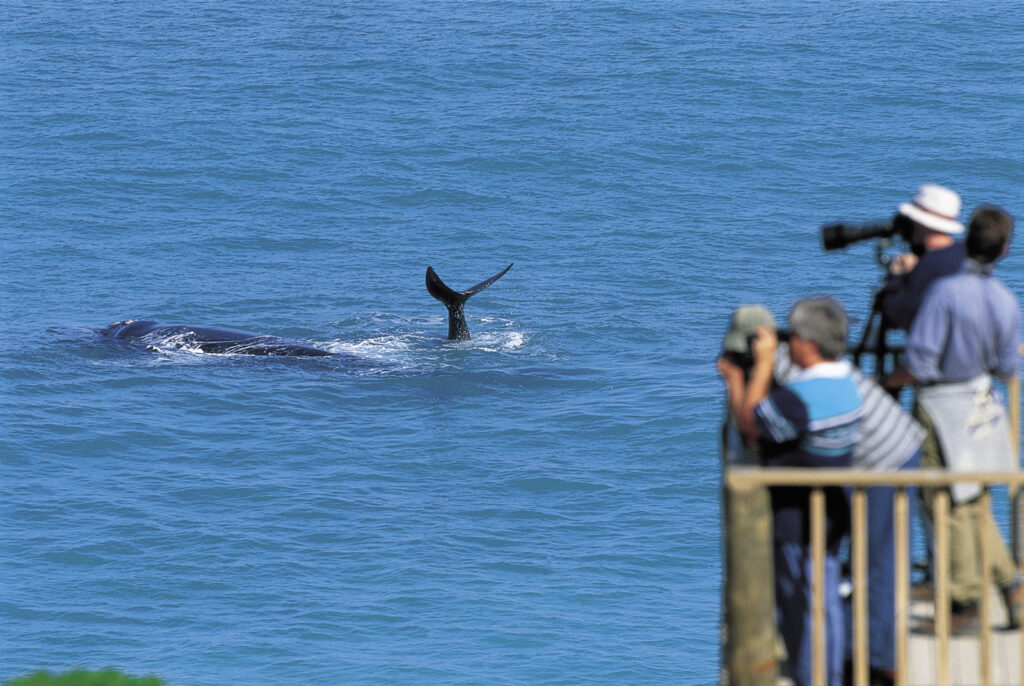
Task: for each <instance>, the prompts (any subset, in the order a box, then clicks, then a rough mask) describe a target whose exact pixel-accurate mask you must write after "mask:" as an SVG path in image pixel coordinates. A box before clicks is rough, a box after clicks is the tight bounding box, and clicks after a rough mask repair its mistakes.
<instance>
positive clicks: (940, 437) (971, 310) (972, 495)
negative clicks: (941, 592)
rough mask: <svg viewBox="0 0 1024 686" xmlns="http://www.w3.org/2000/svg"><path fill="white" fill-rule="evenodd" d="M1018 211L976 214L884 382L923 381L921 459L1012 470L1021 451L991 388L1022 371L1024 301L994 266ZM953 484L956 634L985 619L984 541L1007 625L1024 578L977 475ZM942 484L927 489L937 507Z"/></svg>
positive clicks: (935, 464) (1016, 611)
mask: <svg viewBox="0 0 1024 686" xmlns="http://www.w3.org/2000/svg"><path fill="white" fill-rule="evenodd" d="M1012 232H1013V218H1012V217H1010V215H1009V214H1007V213H1006V212H1004V211H1003V210H1000V209H998V208H995V207H982V208H980V209H978V210H977V211H976V212H975V213H974V215H973V216H972V217H971V222H970V228H969V230H968V234H967V240H966V242H965V246H966V254H967V260H966V261H965V262H964V265H963V268H962V269H961V270H960V271H959V272H958V273H956V274H955V275H953V276H948V277H945V278H943V279H939V280H938V281H936V282H935V283H934V284H933V285H932V286H931V288H930V289H929V290H928V292H927V294H926V295H925V297H924V301H923V302H922V304H921V308H920V310H919V311H918V313H917V316H916V317H915V319H914V322H913V325H912V327H911V329H910V335H909V337H908V339H907V369H906V372H904V373H902V374H900V373H897V374H894V377H895V378H894V379H892V380H890V381H889V383H888V384H887V385H889V386H896V385H898V384H899V382H901V381H905V380H908V379H909V380H911V381H913V383H915V385H916V387H917V401H916V404H915V414H916V416H917V418H918V420H919V421H920V422H921V424H922V425H924V427H925V429H926V430H927V432H928V434H927V436H926V438H925V442H924V445H923V458H922V460H921V466H922V467H925V468H933V469H934V468H946V469H948V470H950V471H954V472H956V471H968V472H969V471H1014V470H1016V469H1018V467H1019V465H1018V459H1017V455H1016V454H1015V453H1014V451H1013V449H1012V447H1011V444H1010V437H1009V428H1008V422H1007V418H1006V413H1005V410H1004V409H1003V405H1002V403H1001V402H1000V399H999V398H998V397H996V395H995V393H994V391H993V389H992V376H997V377H999V378H1000V379H1002V380H1004V381H1007V380H1009V379H1010V378H1012V377H1013V376H1015V375H1016V374H1017V369H1018V364H1019V348H1020V307H1019V305H1018V302H1017V298H1016V297H1015V296H1014V295H1013V293H1012V292H1010V290H1009V289H1007V288H1006V287H1005V286H1004V285H1003V284H1001V283H1000V282H999V281H998V280H997V279H996V278H995V277H994V276H992V270H993V268H994V265H995V263H996V262H997V261H998V260H999V259H1000V258H1002V257H1003V256H1004V255H1005V254H1006V253H1007V251H1008V249H1009V244H1010V237H1011V235H1012ZM949 490H950V495H951V499H952V505H951V510H950V552H951V559H950V570H949V573H950V595H951V596H952V599H953V628H954V630H955V631H956V632H957V633H967V632H970V631H973V630H975V629H976V628H977V626H978V619H979V618H978V603H979V600H980V598H981V594H982V593H983V592H985V590H986V589H983V588H982V584H981V569H980V564H979V560H980V545H981V543H980V542H981V540H982V539H983V538H984V539H985V540H986V542H987V547H988V550H989V551H990V552H989V561H990V565H991V570H992V578H993V580H994V581H995V582H996V584H997V585H998V586H999V588H1000V591H1001V592H1002V596H1003V600H1004V602H1005V604H1006V609H1007V613H1008V617H1009V626H1010V627H1011V628H1012V627H1016V626H1019V624H1020V619H1021V616H1020V615H1021V599H1022V584H1021V579H1020V577H1019V576H1018V575H1017V568H1016V565H1015V564H1014V561H1013V558H1012V556H1011V555H1010V553H1009V551H1008V550H1007V547H1006V543H1005V542H1004V541H1003V537H1002V534H1001V533H1000V531H999V528H998V527H997V526H996V524H995V522H994V520H993V519H992V512H991V509H990V508H985V507H983V506H982V503H981V501H980V496H981V494H982V492H983V488H982V486H980V485H979V484H971V483H963V484H956V485H954V486H953V487H952V488H950V489H949ZM934 494H935V489H925V490H924V493H923V495H924V496H925V512H926V515H928V516H929V517H930V516H931V505H932V501H933V499H934Z"/></svg>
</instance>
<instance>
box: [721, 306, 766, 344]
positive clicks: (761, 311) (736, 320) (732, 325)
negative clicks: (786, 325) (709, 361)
mask: <svg viewBox="0 0 1024 686" xmlns="http://www.w3.org/2000/svg"><path fill="white" fill-rule="evenodd" d="M759 326H770V327H771V328H773V329H777V328H779V327H778V324H776V323H775V317H773V316H772V313H771V312H769V311H768V310H767V309H765V308H764V306H762V305H741V306H740V307H737V308H736V309H735V310H734V311H733V313H732V319H730V320H729V331H728V333H726V334H725V340H723V341H722V349H723V350H726V351H728V352H734V353H748V352H750V345H749V343H748V342H747V339H748V338H750V337H751V336H753V335H754V334H755V333H756V331H755V329H757V327H759Z"/></svg>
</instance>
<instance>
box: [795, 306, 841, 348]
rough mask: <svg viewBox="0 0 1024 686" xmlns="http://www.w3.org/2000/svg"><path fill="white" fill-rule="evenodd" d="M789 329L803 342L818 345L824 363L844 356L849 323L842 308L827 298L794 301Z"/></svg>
mask: <svg viewBox="0 0 1024 686" xmlns="http://www.w3.org/2000/svg"><path fill="white" fill-rule="evenodd" d="M789 326H790V328H791V329H792V330H793V333H795V334H796V335H797V336H799V337H800V338H802V339H804V340H805V341H814V342H815V343H817V344H818V352H819V353H821V356H822V357H824V358H825V359H826V360H836V359H839V357H841V356H842V354H843V353H844V352H846V330H847V327H848V326H849V319H848V318H847V316H846V311H845V310H843V306H842V305H840V304H839V303H838V302H836V301H835V300H834V299H832V298H829V297H823V298H805V299H804V300H797V301H796V303H794V305H793V309H792V310H790V311H789Z"/></svg>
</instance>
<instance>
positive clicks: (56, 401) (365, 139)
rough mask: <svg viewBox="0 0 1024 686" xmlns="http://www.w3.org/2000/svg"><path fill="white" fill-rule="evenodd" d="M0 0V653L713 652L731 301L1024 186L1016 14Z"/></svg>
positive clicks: (847, 291) (837, 265)
mask: <svg viewBox="0 0 1024 686" xmlns="http://www.w3.org/2000/svg"><path fill="white" fill-rule="evenodd" d="M0 6H2V7H0V9H2V11H0V15H2V16H3V19H2V20H0V239H2V246H3V247H2V250H0V256H2V257H0V312H2V317H0V327H2V328H0V333H2V337H0V340H2V342H3V345H2V347H0V384H2V385H0V681H5V680H7V679H10V678H13V677H16V676H19V675H21V674H24V673H27V672H29V671H32V670H35V669H43V668H45V669H51V670H59V671H63V670H65V669H69V668H71V667H86V668H101V667H107V666H110V667H116V668H120V669H123V670H125V671H127V672H130V673H133V674H147V673H155V674H158V675H159V676H161V677H162V678H164V679H165V680H166V681H167V682H168V684H171V685H172V686H204V685H209V686H221V685H224V684H253V683H261V684H282V685H284V684H405V683H417V684H484V683H487V684H583V683H587V684H711V683H714V682H715V681H716V678H717V673H718V665H719V610H718V608H719V587H720V579H721V570H720V544H719V541H720V531H719V492H720V463H719V459H718V444H717V435H718V430H717V426H718V422H719V420H720V418H721V411H722V397H721V396H722V387H721V384H720V382H719V380H718V378H717V376H716V374H715V370H714V364H713V360H714V357H715V355H716V354H717V352H718V348H719V345H720V342H721V337H722V335H723V333H724V330H725V326H726V320H727V317H728V315H729V312H730V311H731V309H732V308H733V307H734V306H736V305H737V304H740V303H744V302H763V303H765V304H767V305H768V306H769V307H770V308H771V309H772V310H773V311H775V313H776V314H777V315H778V316H779V317H783V316H784V315H785V313H786V311H787V310H788V307H789V305H790V304H791V303H792V301H793V300H794V299H796V298H797V297H800V296H802V295H807V294H818V293H828V294H831V295H834V296H835V297H837V298H839V299H840V300H841V301H842V302H843V303H844V304H845V305H846V306H847V308H848V309H849V311H850V312H851V314H852V315H853V316H854V319H855V333H857V332H858V331H859V328H860V327H861V326H862V325H863V321H864V318H865V316H866V314H867V311H868V306H869V303H870V296H871V291H872V289H873V288H875V287H876V286H877V285H878V282H879V277H880V273H881V272H880V269H879V267H878V266H877V265H876V264H875V262H874V255H873V249H872V247H871V246H870V245H869V244H861V245H857V246H854V247H852V248H850V249H848V250H847V251H844V252H841V253H838V254H829V253H825V252H823V250H822V249H821V247H820V240H819V234H818V227H819V226H820V225H821V224H822V223H824V222H827V221H831V220H840V219H842V220H851V221H868V220H883V219H886V218H888V217H889V216H890V215H891V214H892V213H893V211H894V210H895V207H896V205H897V204H898V203H899V202H902V201H904V200H907V199H909V197H910V196H911V195H912V194H913V191H914V189H915V188H916V187H917V185H919V184H920V183H924V182H938V183H944V184H947V185H950V186H951V187H953V188H955V189H957V190H958V191H959V192H960V193H961V194H962V196H963V198H964V204H965V215H966V214H967V213H969V211H970V210H971V209H973V208H974V207H976V206H977V205H979V204H981V203H996V204H999V205H1002V206H1004V207H1006V208H1007V209H1008V210H1010V211H1011V212H1013V213H1015V214H1018V215H1020V214H1021V213H1024V192H1022V189H1024V87H1022V85H1021V84H1022V83H1024V63H1022V61H1021V58H1020V55H1021V54H1022V53H1024V6H1021V5H1020V4H1019V3H1005V4H991V5H990V4H989V3H981V2H965V3H955V4H954V3H930V2H906V3H895V2H876V1H870V2H869V1H865V2H836V3H816V2H780V3H761V2H730V3H719V2H695V3H688V2H687V3H684V2H658V1H652V2H619V1H614V0H609V1H607V2H586V3H584V2H575V1H564V2H561V1H560V2H454V1H453V2H434V3H418V2H409V1H407V0H398V1H396V2H386V3H370V2H343V3H342V2H297V3H257V2H241V1H238V0H228V1H227V2H217V3H214V2H205V1H201V0H182V1H177V2H170V3H159V4H156V3H141V2H98V1H96V0H82V1H80V2H74V3H66V2H56V1H46V0H41V1H36V2H30V3H19V2H3V3H0ZM510 262H514V263H515V266H514V267H513V268H512V270H511V272H509V274H508V275H506V276H505V277H504V278H503V279H502V280H500V281H498V282H497V283H496V284H494V285H493V286H491V287H490V288H489V289H488V290H486V291H484V292H483V293H481V294H479V295H477V296H475V297H474V298H473V299H472V300H471V301H470V302H469V305H468V307H467V314H468V317H469V326H470V329H471V331H472V332H473V339H472V340H471V341H468V342H464V343H456V344H451V343H447V342H446V341H445V340H444V339H445V333H446V330H447V322H446V317H445V312H444V308H443V307H442V306H441V304H440V303H438V302H437V301H435V300H433V299H432V298H431V297H430V296H429V295H428V294H427V292H426V290H425V288H424V272H425V269H426V267H427V266H428V265H433V266H434V267H435V268H436V269H437V270H438V272H439V274H440V275H441V277H442V278H444V279H445V280H446V281H447V282H448V283H449V284H450V285H452V286H454V287H457V288H466V287H468V286H469V285H471V284H474V283H476V282H478V281H480V280H482V279H484V278H485V277H487V276H490V275H491V274H493V273H495V272H497V271H499V270H500V269H501V268H503V267H504V266H505V265H507V264H508V263H510ZM1021 264H1022V263H1021V260H1020V257H1019V256H1018V255H1016V254H1011V255H1010V257H1009V258H1008V259H1007V260H1006V261H1005V263H1004V264H1003V265H1002V267H1001V268H1000V274H1001V275H1002V278H1003V279H1004V280H1005V281H1006V282H1007V283H1008V284H1009V285H1010V286H1011V287H1012V288H1013V289H1014V290H1015V291H1016V292H1017V293H1018V294H1020V293H1022V292H1024V268H1022V266H1021ZM125 318H152V319H160V320H166V321H169V322H179V323H191V324H209V325H225V326H233V327H238V328H245V329H250V330H255V331H259V332H263V333H268V334H276V335H282V336H289V337H292V338H297V339H300V340H302V341H304V342H307V343H310V344H312V345H316V346H319V347H322V348H325V349H327V350H331V351H335V352H340V353H346V355H344V356H338V358H337V359H335V358H325V359H268V358H259V357H249V356H221V355H204V354H198V353H195V352H190V351H188V350H176V349H170V348H168V349H160V350H146V349H143V348H138V347H132V346H123V345H112V344H111V343H110V342H108V341H105V340H103V339H101V338H100V337H99V336H98V335H97V334H96V333H95V330H96V329H97V328H99V327H102V326H105V325H106V324H108V323H110V322H112V321H115V320H120V319H125Z"/></svg>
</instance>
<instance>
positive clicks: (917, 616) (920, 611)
mask: <svg viewBox="0 0 1024 686" xmlns="http://www.w3.org/2000/svg"><path fill="white" fill-rule="evenodd" d="M991 606H992V613H993V621H992V622H991V625H992V634H991V636H992V643H991V656H992V659H991V661H990V663H989V664H990V670H991V671H990V675H991V683H992V686H1021V685H1022V684H1024V679H1022V675H1021V672H1020V670H1021V654H1020V651H1021V636H1020V630H1019V629H1018V630H1016V631H1005V630H1002V627H1004V626H1005V625H1006V611H1005V609H1004V608H1003V603H1002V601H1001V600H999V599H998V598H997V597H996V595H995V593H993V595H992V603H991ZM932 617H933V606H932V603H931V602H930V601H928V602H915V603H913V604H912V605H911V623H912V625H914V624H918V623H919V622H922V621H931V619H932ZM935 644H936V641H935V636H934V635H932V634H930V633H925V632H921V631H914V630H912V631H911V633H910V648H909V650H910V664H911V668H910V679H909V682H910V686H934V685H935V684H937V683H938V679H937V677H936V646H935ZM949 651H950V658H949V676H950V686H975V685H977V684H981V683H982V681H981V644H980V641H979V639H978V637H977V636H963V637H961V636H954V637H951V638H950V645H949Z"/></svg>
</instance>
